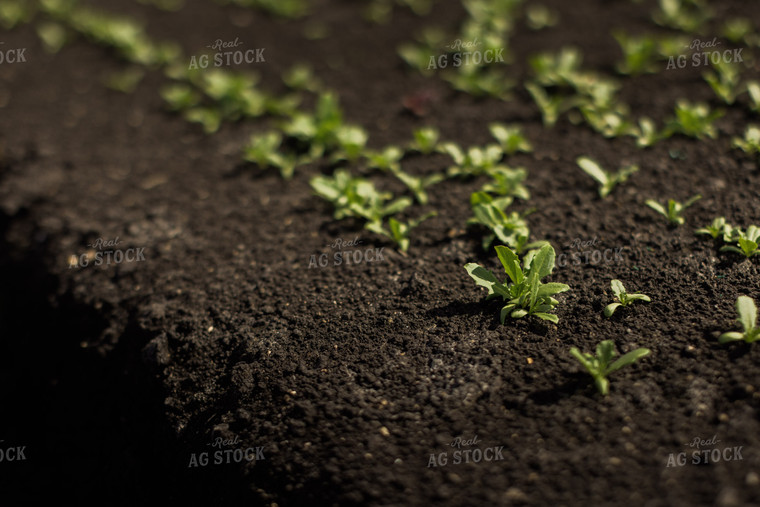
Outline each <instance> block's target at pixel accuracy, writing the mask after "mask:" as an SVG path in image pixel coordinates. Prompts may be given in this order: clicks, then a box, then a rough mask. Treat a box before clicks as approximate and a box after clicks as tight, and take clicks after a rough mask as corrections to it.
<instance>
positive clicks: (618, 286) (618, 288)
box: [604, 280, 651, 319]
mask: <svg viewBox="0 0 760 507" xmlns="http://www.w3.org/2000/svg"><path fill="white" fill-rule="evenodd" d="M610 287H611V288H612V292H613V293H614V294H615V298H617V300H618V301H619V302H618V303H610V304H608V305H607V306H605V307H604V316H605V317H607V318H608V319H609V318H610V317H612V314H613V313H615V310H617V309H618V308H619V307H621V306H628V305H630V304H632V303H633V302H634V301H646V302H647V303H648V302H650V301H651V299H650V298H649V296H647V295H646V294H640V293H635V294H629V293H627V292H626V290H625V287H623V282H621V281H620V280H612V281H611V282H610Z"/></svg>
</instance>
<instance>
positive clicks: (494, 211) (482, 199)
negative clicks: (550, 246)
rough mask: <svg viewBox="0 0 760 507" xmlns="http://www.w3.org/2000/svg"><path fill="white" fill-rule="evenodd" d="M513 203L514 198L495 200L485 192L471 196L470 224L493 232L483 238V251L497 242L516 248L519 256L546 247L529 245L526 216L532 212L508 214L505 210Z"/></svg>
mask: <svg viewBox="0 0 760 507" xmlns="http://www.w3.org/2000/svg"><path fill="white" fill-rule="evenodd" d="M511 203H512V197H502V198H498V199H494V198H493V197H491V196H490V195H488V194H487V193H485V192H474V193H473V194H472V195H471V196H470V206H471V207H472V213H473V215H474V216H473V217H472V218H470V219H469V220H468V221H467V223H468V224H479V225H482V226H484V227H486V228H487V229H489V230H490V231H491V234H488V235H486V236H484V237H483V241H482V246H483V250H488V247H489V246H490V245H491V244H492V243H493V242H494V240H496V239H497V238H498V239H499V241H501V242H502V243H504V244H505V245H508V246H510V247H512V248H514V249H515V250H516V251H517V253H518V254H521V253H522V252H523V251H525V250H530V249H533V248H538V247H539V246H542V245H544V244H545V243H546V242H545V241H537V242H534V243H528V239H529V237H530V229H529V228H528V222H527V221H526V220H525V216H526V215H528V214H529V213H530V212H526V213H524V214H520V213H518V212H516V211H512V212H510V213H506V211H504V209H505V208H506V207H507V206H509V204H511Z"/></svg>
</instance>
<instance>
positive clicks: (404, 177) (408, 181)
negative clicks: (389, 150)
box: [393, 169, 446, 204]
mask: <svg viewBox="0 0 760 507" xmlns="http://www.w3.org/2000/svg"><path fill="white" fill-rule="evenodd" d="M393 174H394V175H395V176H396V177H397V178H398V179H399V180H401V182H402V183H403V184H404V185H406V186H407V187H408V188H409V190H411V191H412V193H413V194H414V198H415V199H417V202H418V203H420V204H427V203H428V201H429V199H428V195H427V192H426V191H425V189H426V188H428V187H430V186H432V185H435V184H436V183H440V182H441V181H443V180H445V179H446V176H444V175H443V174H440V173H433V174H430V175H428V176H422V177H419V176H412V175H411V174H408V173H405V172H404V171H402V170H401V169H399V170H398V171H395V172H394V173H393Z"/></svg>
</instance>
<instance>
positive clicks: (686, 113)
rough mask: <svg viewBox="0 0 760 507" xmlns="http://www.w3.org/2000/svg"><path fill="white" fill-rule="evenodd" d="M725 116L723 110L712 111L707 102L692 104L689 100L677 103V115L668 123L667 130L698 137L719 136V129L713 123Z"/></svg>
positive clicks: (712, 137)
mask: <svg viewBox="0 0 760 507" xmlns="http://www.w3.org/2000/svg"><path fill="white" fill-rule="evenodd" d="M721 116H723V111H721V110H718V111H710V106H708V105H707V104H705V103H698V104H691V103H689V101H688V100H683V99H681V100H679V101H678V102H677V103H676V117H675V118H673V119H671V120H670V122H669V123H668V127H667V130H668V131H669V132H670V133H674V134H684V135H687V136H691V137H696V138H697V139H704V138H705V137H709V138H711V139H715V138H716V137H718V130H717V129H716V128H715V125H713V123H714V122H715V120H717V119H718V118H720V117H721Z"/></svg>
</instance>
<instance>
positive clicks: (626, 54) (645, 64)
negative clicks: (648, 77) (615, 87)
mask: <svg viewBox="0 0 760 507" xmlns="http://www.w3.org/2000/svg"><path fill="white" fill-rule="evenodd" d="M614 37H615V40H616V41H617V42H618V44H620V49H622V50H623V62H622V63H618V64H617V65H616V67H615V68H616V69H617V71H618V72H620V73H621V74H625V75H632V76H635V75H639V74H648V73H652V72H656V71H657V66H656V63H655V60H656V58H657V41H656V40H655V39H653V38H652V37H649V36H643V37H634V36H631V35H628V34H626V33H625V32H621V31H618V32H615V33H614Z"/></svg>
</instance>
